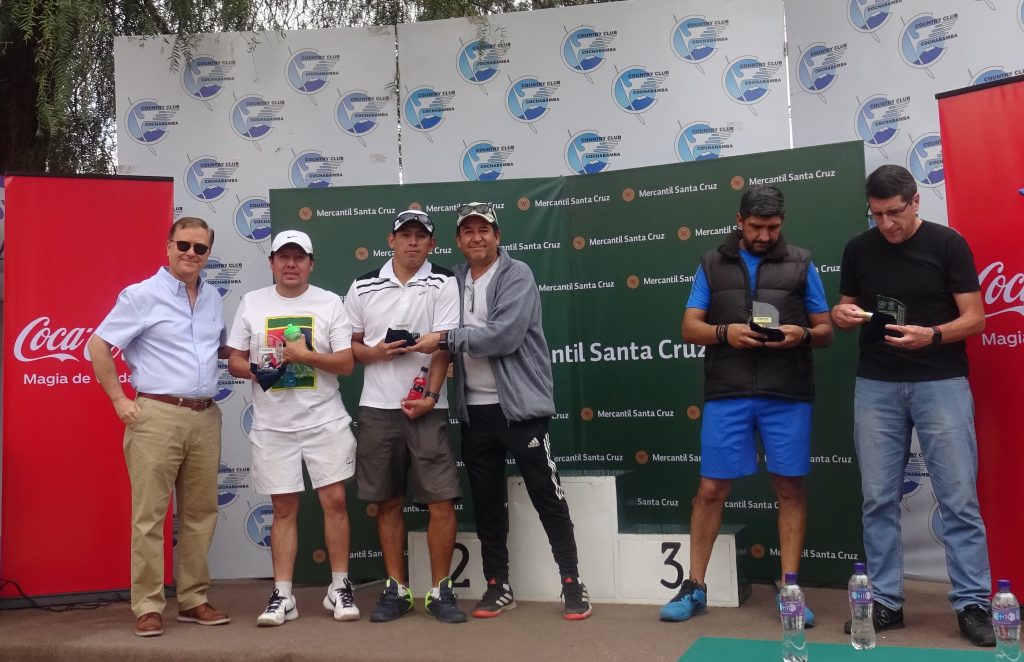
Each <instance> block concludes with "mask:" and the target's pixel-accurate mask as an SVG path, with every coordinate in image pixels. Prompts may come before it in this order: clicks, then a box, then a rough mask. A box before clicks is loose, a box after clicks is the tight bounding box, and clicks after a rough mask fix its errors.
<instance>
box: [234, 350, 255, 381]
mask: <svg viewBox="0 0 1024 662" xmlns="http://www.w3.org/2000/svg"><path fill="white" fill-rule="evenodd" d="M228 372H229V373H231V376H232V377H238V378H239V379H256V375H254V374H252V370H251V369H250V368H249V350H247V349H235V348H234V347H232V348H231V353H230V354H229V355H228Z"/></svg>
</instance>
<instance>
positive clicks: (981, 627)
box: [956, 605, 996, 647]
mask: <svg viewBox="0 0 1024 662" xmlns="http://www.w3.org/2000/svg"><path fill="white" fill-rule="evenodd" d="M956 622H957V623H959V624H960V631H961V632H963V633H964V636H966V637H967V638H968V639H970V640H971V643H972V644H974V645H975V646H986V647H987V646H995V645H996V633H995V630H993V629H992V615H991V614H989V612H988V609H985V608H984V607H982V606H981V605H967V606H966V607H964V608H963V609H961V610H960V611H958V612H957V613H956Z"/></svg>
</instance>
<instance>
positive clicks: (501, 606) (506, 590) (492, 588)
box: [473, 577, 516, 618]
mask: <svg viewBox="0 0 1024 662" xmlns="http://www.w3.org/2000/svg"><path fill="white" fill-rule="evenodd" d="M515 608H516V599H515V596H513V595H512V587H511V586H509V585H508V583H506V582H503V581H500V580H498V579H495V578H493V577H492V578H491V579H488V580H487V590H486V591H484V597H482V598H480V602H478V603H476V607H474V608H473V618H494V617H496V616H501V615H502V614H503V613H505V612H506V611H508V610H509V609H515Z"/></svg>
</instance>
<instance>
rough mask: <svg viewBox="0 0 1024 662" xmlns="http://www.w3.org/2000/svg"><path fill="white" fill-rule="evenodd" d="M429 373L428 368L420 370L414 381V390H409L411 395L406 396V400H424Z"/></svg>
mask: <svg viewBox="0 0 1024 662" xmlns="http://www.w3.org/2000/svg"><path fill="white" fill-rule="evenodd" d="M428 372H429V370H427V366H423V367H421V368H420V373H419V374H418V375H416V377H415V379H413V380H412V388H410V389H409V395H407V396H405V399H406V400H420V399H422V398H423V393H424V392H425V391H426V387H427V373H428Z"/></svg>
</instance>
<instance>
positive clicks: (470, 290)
mask: <svg viewBox="0 0 1024 662" xmlns="http://www.w3.org/2000/svg"><path fill="white" fill-rule="evenodd" d="M466 292H467V298H466V303H467V306H466V308H467V310H469V312H471V313H472V312H474V308H475V307H476V290H475V288H474V287H473V283H471V282H469V281H468V280H467V281H466Z"/></svg>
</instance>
